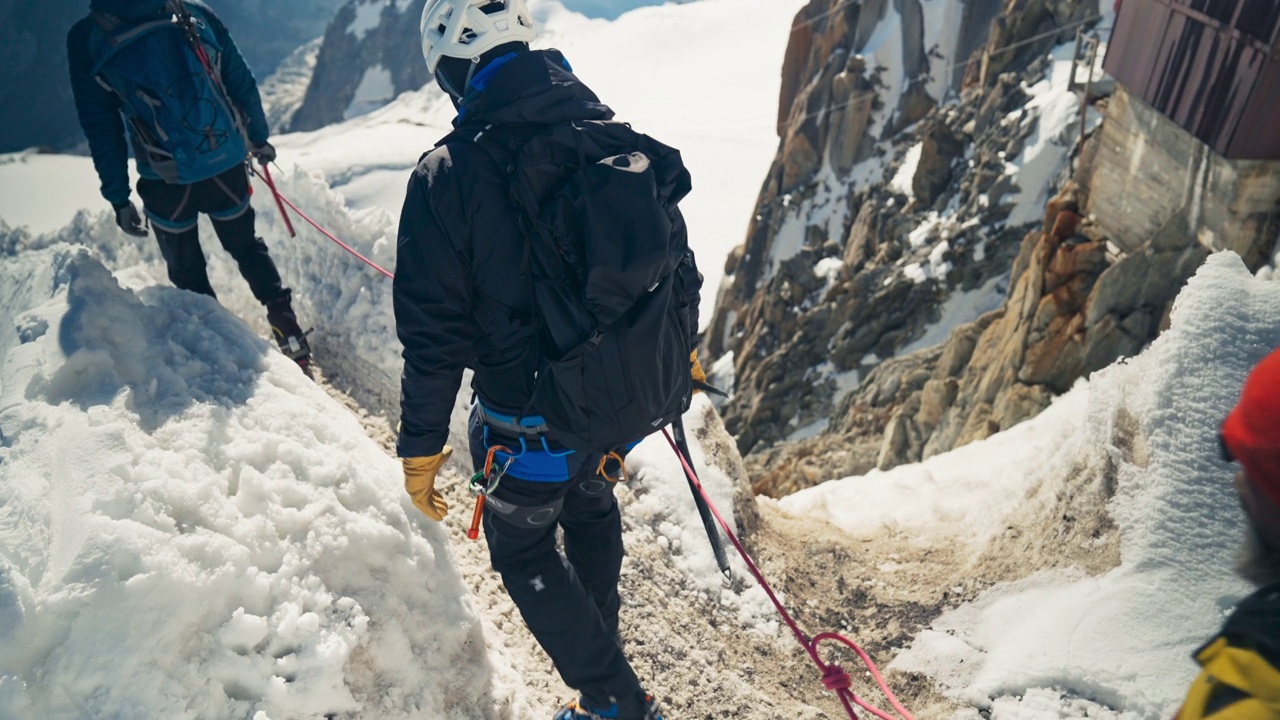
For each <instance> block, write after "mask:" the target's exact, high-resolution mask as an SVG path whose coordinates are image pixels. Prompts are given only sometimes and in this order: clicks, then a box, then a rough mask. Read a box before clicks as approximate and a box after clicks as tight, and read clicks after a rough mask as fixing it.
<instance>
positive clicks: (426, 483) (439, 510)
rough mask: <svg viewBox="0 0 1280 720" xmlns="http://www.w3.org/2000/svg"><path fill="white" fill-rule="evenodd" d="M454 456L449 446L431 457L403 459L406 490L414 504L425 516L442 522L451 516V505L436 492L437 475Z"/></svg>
mask: <svg viewBox="0 0 1280 720" xmlns="http://www.w3.org/2000/svg"><path fill="white" fill-rule="evenodd" d="M451 455H453V448H451V447H449V446H448V445H445V446H444V450H442V451H441V452H439V453H437V454H435V455H432V456H430V457H407V458H402V459H401V464H403V465H404V489H405V490H406V491H407V492H408V493H409V497H411V498H413V504H414V505H415V506H417V508H418V509H419V510H421V511H422V514H423V515H426V516H427V517H429V518H431V519H432V520H436V521H440V520H443V519H444V516H445V515H448V514H449V505H448V503H446V502H445V501H444V497H443V496H442V495H440V491H439V490H436V474H437V473H439V472H440V468H441V467H443V466H444V464H445V463H446V462H448V461H449V457H450V456H451Z"/></svg>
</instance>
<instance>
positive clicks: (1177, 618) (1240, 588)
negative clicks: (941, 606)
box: [779, 252, 1280, 720]
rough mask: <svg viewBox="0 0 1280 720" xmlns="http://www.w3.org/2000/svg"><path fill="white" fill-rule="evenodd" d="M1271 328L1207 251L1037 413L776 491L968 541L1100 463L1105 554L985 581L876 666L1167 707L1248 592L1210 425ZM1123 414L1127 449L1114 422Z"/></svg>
mask: <svg viewBox="0 0 1280 720" xmlns="http://www.w3.org/2000/svg"><path fill="white" fill-rule="evenodd" d="M1277 346H1280V285H1277V284H1276V283H1274V282H1269V281H1265V280H1261V279H1256V278H1253V277H1251V276H1250V275H1249V273H1248V271H1247V270H1246V269H1245V268H1244V265H1243V263H1242V262H1241V261H1240V259H1239V258H1238V257H1237V256H1236V255H1234V254H1233V253H1229V252H1224V253H1218V254H1215V255H1213V256H1211V257H1210V258H1209V260H1208V261H1207V262H1206V264H1205V265H1204V266H1203V267H1202V268H1201V269H1200V270H1199V271H1198V272H1197V273H1196V275H1195V276H1194V277H1193V278H1192V279H1191V280H1190V282H1189V283H1188V284H1187V286H1186V288H1185V289H1184V290H1183V292H1182V294H1181V295H1180V296H1179V298H1178V300H1177V302H1176V304H1175V308H1174V312H1173V317H1172V327H1171V328H1170V329H1169V330H1168V331H1167V332H1166V333H1164V334H1163V335H1161V336H1160V337H1159V338H1158V339H1157V340H1156V341H1155V342H1154V343H1152V345H1151V346H1150V347H1149V348H1148V349H1147V350H1146V351H1144V352H1143V353H1142V354H1141V355H1139V356H1138V357H1136V358H1133V359H1130V360H1128V361H1122V362H1120V363H1117V364H1115V365H1113V366H1111V367H1109V368H1106V369H1104V370H1102V371H1100V372H1098V373H1095V374H1094V375H1093V376H1092V378H1091V379H1090V380H1089V381H1087V382H1084V381H1082V382H1080V383H1078V384H1077V386H1076V387H1075V388H1074V389H1072V390H1071V391H1070V392H1069V393H1067V394H1066V395H1064V396H1062V397H1060V398H1058V399H1057V400H1056V401H1054V403H1053V404H1052V405H1051V406H1050V407H1049V408H1048V409H1047V410H1045V411H1044V412H1043V413H1041V414H1040V415H1039V416H1037V417H1035V418H1034V419H1032V420H1028V421H1026V422H1023V423H1021V424H1019V425H1017V426H1015V427H1013V428H1012V429H1009V430H1006V431H1004V432H1001V433H999V434H997V435H994V436H992V437H990V438H988V439H987V440H984V441H981V442H977V443H973V444H971V445H967V446H964V447H961V448H958V449H956V450H953V451H951V452H949V453H947V454H945V455H941V456H937V457H933V458H929V459H927V460H925V461H924V462H922V463H919V464H915V465H910V466H905V467H899V468H895V469H893V470H891V471H889V472H879V471H875V472H872V473H869V474H868V475H866V476H862V477H854V478H847V479H844V480H839V481H832V482H828V483H824V484H822V485H819V486H817V487H815V488H811V489H809V490H805V491H801V492H798V493H796V494H794V495H791V496H789V497H786V498H784V499H782V500H781V501H780V502H779V504H780V505H781V507H782V508H783V509H785V510H788V511H790V512H792V513H796V514H799V515H810V516H815V517H818V518H822V519H825V520H828V521H830V522H832V523H834V524H836V525H838V526H839V527H841V528H843V529H845V530H846V531H848V532H850V533H852V534H855V535H857V536H862V537H872V536H885V535H890V536H896V537H900V538H901V541H902V542H903V543H916V544H927V543H935V542H937V541H939V540H941V539H943V538H950V539H951V541H952V542H956V543H961V544H963V545H966V546H968V547H969V548H970V549H971V550H974V551H976V550H977V549H978V548H981V547H982V546H983V545H984V544H985V542H986V541H987V540H989V539H991V538H993V537H995V536H996V535H998V534H1000V533H1001V532H1003V531H1004V528H1005V523H1006V518H1008V517H1009V516H1010V514H1011V513H1012V512H1013V511H1014V510H1015V509H1016V508H1018V507H1020V506H1023V505H1025V504H1027V503H1028V502H1032V498H1033V496H1035V494H1037V493H1039V494H1049V495H1052V494H1054V493H1056V492H1062V490H1060V489H1059V488H1060V487H1062V486H1064V485H1065V483H1066V482H1068V480H1069V479H1070V478H1071V477H1072V476H1073V475H1075V474H1078V473H1080V472H1083V471H1085V469H1087V468H1098V467H1105V466H1111V467H1113V468H1114V469H1113V471H1112V472H1114V474H1115V477H1116V480H1115V482H1116V484H1117V487H1116V490H1115V493H1114V496H1113V497H1112V498H1111V499H1110V500H1109V501H1108V505H1107V509H1108V512H1109V514H1110V515H1111V517H1112V518H1113V519H1114V521H1115V523H1116V524H1117V525H1118V526H1119V528H1120V533H1121V535H1120V551H1121V561H1120V564H1119V566H1118V567H1115V568H1114V569H1112V570H1109V571H1107V572H1104V573H1102V574H1100V575H1097V576H1089V575H1086V574H1085V573H1084V572H1083V571H1081V570H1077V569H1065V570H1056V571H1044V572H1040V573H1036V574H1033V575H1031V576H1030V577H1028V578H1025V579H1023V580H1020V581H1017V582H1012V583H1004V584H1000V585H998V586H996V587H995V588H993V589H992V590H990V591H988V592H986V593H984V594H983V595H982V596H980V597H979V598H978V599H977V600H976V601H974V602H972V603H968V604H965V605H961V606H960V607H958V608H956V609H954V610H952V611H950V612H948V613H946V614H944V615H943V616H942V617H941V618H939V619H938V620H937V621H935V622H934V623H933V626H932V627H931V628H930V629H928V630H926V631H924V632H923V633H921V634H920V635H919V636H917V637H916V638H915V639H914V640H913V641H912V643H911V646H910V648H909V649H908V650H907V651H906V652H904V653H902V654H901V655H899V656H898V657H897V658H896V659H895V660H894V662H893V663H892V665H891V667H892V668H896V669H901V670H906V671H914V672H921V673H924V674H926V675H929V676H931V677H933V678H934V679H935V680H937V681H938V682H940V683H942V685H943V687H944V689H945V690H946V692H947V694H948V695H949V696H951V697H953V698H955V699H957V700H960V701H962V702H964V703H967V704H971V705H972V706H973V707H975V708H981V709H983V710H984V711H990V713H991V714H990V717H992V718H997V719H999V720H1031V719H1032V718H1058V717H1082V716H1084V715H1085V714H1086V710H1087V711H1088V712H1089V713H1090V715H1089V716H1091V717H1093V716H1096V717H1126V718H1159V717H1169V716H1171V715H1172V713H1173V711H1174V710H1176V707H1177V705H1178V703H1179V702H1181V699H1182V697H1183V695H1184V694H1185V691H1186V688H1187V684H1188V682H1189V681H1190V679H1191V678H1192V677H1193V676H1194V674H1195V666H1194V663H1192V662H1191V660H1190V658H1189V655H1190V653H1191V652H1192V651H1193V650H1194V649H1195V648H1197V647H1198V646H1199V645H1200V644H1201V643H1203V642H1204V641H1205V640H1206V639H1207V638H1208V637H1209V636H1210V635H1212V633H1213V632H1214V631H1215V630H1216V628H1217V626H1218V625H1219V624H1220V622H1221V620H1222V617H1223V615H1224V613H1225V612H1226V611H1227V610H1229V608H1230V606H1231V605H1232V604H1233V603H1234V602H1235V601H1236V600H1238V599H1239V598H1240V597H1242V596H1243V595H1244V594H1245V593H1246V592H1247V588H1246V586H1245V585H1244V583H1243V582H1242V581H1240V580H1239V579H1237V578H1235V577H1234V576H1233V574H1232V570H1231V568H1232V565H1233V555H1234V552H1235V548H1236V546H1237V544H1238V541H1239V538H1240V537H1241V533H1242V526H1243V522H1244V521H1243V518H1242V516H1241V514H1240V511H1239V509H1238V504H1237V502H1236V500H1235V497H1234V491H1233V490H1232V488H1231V476H1232V474H1233V472H1234V470H1233V468H1231V467H1230V466H1228V465H1226V464H1224V463H1222V462H1221V461H1219V460H1218V459H1217V450H1216V433H1217V427H1218V424H1219V423H1220V422H1221V420H1222V418H1223V417H1224V416H1225V415H1226V413H1227V411H1228V410H1230V408H1231V406H1232V405H1233V404H1234V402H1235V399H1236V398H1237V397H1238V394H1239V388H1240V385H1241V383H1242V382H1243V379H1244V377H1245V375H1246V374H1247V372H1248V370H1249V369H1250V368H1251V367H1252V366H1253V364H1255V363H1256V362H1257V361H1258V360H1260V359H1261V358H1262V357H1263V356H1264V355H1265V354H1266V353H1267V352H1268V351H1269V350H1270V349H1271V348H1274V347H1277ZM1126 418H1128V419H1129V420H1128V421H1126ZM1134 421H1136V423H1137V427H1138V428H1140V430H1139V433H1140V441H1138V442H1140V443H1141V445H1142V447H1143V448H1144V449H1143V450H1142V451H1141V452H1139V451H1132V448H1131V449H1130V450H1124V449H1122V448H1121V447H1119V441H1118V440H1117V438H1118V437H1119V435H1118V432H1119V430H1118V427H1119V426H1121V425H1124V424H1125V423H1126V422H1134ZM1130 451H1132V454H1131V456H1130V455H1127V454H1126V453H1129V452H1130ZM1086 701H1091V702H1086ZM1108 708H1109V710H1108ZM1115 711H1122V712H1120V714H1117V712H1115ZM963 717H973V716H971V715H963Z"/></svg>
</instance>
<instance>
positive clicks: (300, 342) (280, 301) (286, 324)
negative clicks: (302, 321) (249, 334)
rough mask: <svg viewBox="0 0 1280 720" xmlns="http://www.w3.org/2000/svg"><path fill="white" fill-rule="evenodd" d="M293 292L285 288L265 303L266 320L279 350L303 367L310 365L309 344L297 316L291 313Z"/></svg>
mask: <svg viewBox="0 0 1280 720" xmlns="http://www.w3.org/2000/svg"><path fill="white" fill-rule="evenodd" d="M292 297H293V293H292V292H291V291H289V290H285V291H284V294H283V295H281V296H280V297H278V298H276V299H275V300H272V301H271V302H269V303H267V322H268V323H270V325H271V334H272V335H274V336H275V339H276V344H277V345H279V346H280V352H282V353H284V354H285V356H287V357H288V358H289V359H290V360H293V361H294V362H296V363H298V364H299V365H301V366H302V367H303V368H304V369H305V368H307V367H309V366H310V365H311V346H310V345H308V344H307V335H306V333H304V332H302V328H301V327H299V326H298V316H297V315H295V314H294V313H293V303H292V302H291V300H292Z"/></svg>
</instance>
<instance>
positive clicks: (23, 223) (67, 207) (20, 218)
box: [0, 151, 137, 234]
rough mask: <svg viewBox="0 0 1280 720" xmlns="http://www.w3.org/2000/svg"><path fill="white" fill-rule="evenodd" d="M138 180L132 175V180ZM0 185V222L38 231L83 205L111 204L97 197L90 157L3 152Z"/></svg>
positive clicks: (59, 222) (65, 220) (59, 223)
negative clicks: (1, 189)
mask: <svg viewBox="0 0 1280 720" xmlns="http://www.w3.org/2000/svg"><path fill="white" fill-rule="evenodd" d="M132 168H133V166H132V164H131V165H130V172H133V169H132ZM136 181H137V175H133V176H132V179H131V183H132V182H136ZM0 187H3V188H4V192H2V193H0V223H3V224H4V225H8V226H9V227H11V228H20V227H25V228H27V229H28V230H30V231H31V232H33V233H37V234H38V233H44V232H50V231H53V230H57V229H58V228H60V227H63V226H65V225H66V224H67V223H69V222H71V219H72V218H73V217H75V214H76V212H77V211H78V210H80V209H81V208H83V207H95V208H98V209H101V208H103V207H110V206H109V205H107V202H106V201H105V200H102V199H101V198H99V197H98V176H97V174H96V173H95V172H94V170H93V162H92V161H90V160H89V158H87V157H75V156H72V155H46V154H41V153H37V152H35V151H28V152H20V153H10V154H7V155H0ZM94 198H96V200H94ZM86 201H88V203H91V204H87V202H86Z"/></svg>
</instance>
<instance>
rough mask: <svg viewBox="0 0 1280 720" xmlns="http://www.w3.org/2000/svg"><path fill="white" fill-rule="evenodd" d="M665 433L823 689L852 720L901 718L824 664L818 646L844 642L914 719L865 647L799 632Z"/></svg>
mask: <svg viewBox="0 0 1280 720" xmlns="http://www.w3.org/2000/svg"><path fill="white" fill-rule="evenodd" d="M662 434H663V435H664V436H665V437H666V438H667V443H668V444H669V445H671V449H672V450H674V451H675V453H676V457H677V458H679V459H680V465H681V466H682V467H684V472H685V474H686V475H688V476H689V481H690V482H692V483H693V485H694V487H696V488H698V492H700V493H702V497H703V499H705V500H706V501H707V507H709V508H711V512H712V514H714V515H715V516H716V520H717V521H718V522H719V523H720V527H721V529H723V530H724V533H725V535H726V536H727V537H728V538H729V542H731V543H733V546H734V547H735V548H737V550H738V554H739V555H741V556H742V560H743V561H744V562H745V563H746V564H747V569H748V570H750V571H751V574H752V576H754V577H755V579H756V582H758V583H760V587H761V588H762V589H764V592H765V594H766V595H768V596H769V600H770V601H771V602H772V603H773V607H774V608H775V609H776V610H777V611H778V614H779V615H781V616H782V619H783V620H784V621H785V622H786V623H787V627H789V628H791V633H792V634H793V635H795V636H796V640H798V641H799V642H800V645H801V646H802V647H804V649H805V652H807V653H809V657H810V659H812V660H813V663H814V664H815V665H817V666H818V669H819V670H820V671H822V684H823V686H824V687H826V688H827V689H828V690H831V691H832V692H834V693H836V694H837V695H839V696H840V702H842V703H844V709H845V710H846V711H847V712H848V713H849V717H851V718H854V720H857V717H858V715H857V713H856V712H855V711H854V709H853V704H854V703H856V704H857V705H858V706H860V707H861V708H862V709H864V710H866V711H867V712H869V713H871V714H872V715H875V716H876V717H878V718H880V720H899V718H895V717H894V716H892V715H889V714H888V713H886V712H885V711H883V710H880V709H879V708H877V707H875V706H874V705H871V704H869V703H867V702H866V701H865V700H863V699H862V698H860V697H858V696H857V695H856V694H854V692H853V691H852V690H851V689H850V688H851V686H852V685H853V680H852V679H851V678H850V677H849V673H847V672H845V670H844V669H843V668H841V667H840V666H839V665H836V664H835V663H831V664H827V663H824V662H823V661H822V658H821V657H819V656H818V644H819V643H821V642H823V641H826V640H832V641H835V642H839V643H843V644H844V645H846V646H848V647H849V648H850V649H851V650H853V651H854V653H856V654H857V655H858V657H859V658H861V660H862V662H863V663H864V664H865V665H866V666H867V670H868V671H869V672H870V673H871V677H872V678H873V679H874V680H875V681H876V684H877V685H879V686H880V691H881V692H883V693H884V696H885V697H886V698H888V700H889V704H891V705H893V708H894V710H896V711H897V712H898V714H899V715H901V720H915V717H914V716H913V715H912V714H911V713H909V712H907V710H906V708H904V707H903V706H902V703H900V702H898V697H897V696H896V695H894V694H893V691H892V690H890V689H889V684H888V683H887V682H885V680H884V677H883V676H882V675H881V674H880V670H879V668H877V667H876V664H875V663H874V662H872V661H871V656H870V655H868V654H867V653H866V652H865V651H864V650H863V649H862V648H860V647H858V646H857V645H856V644H855V643H854V642H853V641H851V640H849V639H848V638H846V637H844V636H843V635H840V634H838V633H829V632H828V633H821V634H819V635H817V636H815V637H813V638H812V639H811V638H809V637H808V636H806V635H805V634H804V632H803V631H802V630H801V629H800V626H799V624H797V623H796V621H795V620H793V619H792V618H791V614H790V613H788V612H787V609H786V608H785V607H783V605H782V602H781V601H779V600H778V596H777V595H776V594H775V593H774V592H773V588H772V587H771V586H770V585H769V581H768V580H765V577H764V574H763V573H761V572H760V569H759V568H758V567H756V564H755V563H754V562H752V560H751V556H750V555H748V554H747V550H746V548H745V547H743V546H742V543H741V542H740V541H739V540H738V536H737V535H734V534H733V531H732V530H730V529H729V523H727V522H725V519H724V517H722V516H721V515H720V511H719V510H717V509H716V506H715V505H714V504H713V503H712V502H711V498H709V497H707V491H706V490H705V489H703V487H702V483H701V482H699V480H698V475H697V473H695V472H694V471H693V468H691V467H689V461H687V460H685V458H684V455H683V454H682V453H681V452H680V449H679V447H677V446H676V441H675V440H674V439H672V437H671V433H670V432H668V431H667V429H666V428H663V429H662Z"/></svg>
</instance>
